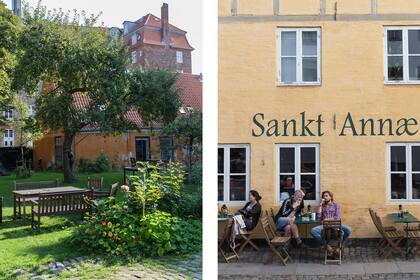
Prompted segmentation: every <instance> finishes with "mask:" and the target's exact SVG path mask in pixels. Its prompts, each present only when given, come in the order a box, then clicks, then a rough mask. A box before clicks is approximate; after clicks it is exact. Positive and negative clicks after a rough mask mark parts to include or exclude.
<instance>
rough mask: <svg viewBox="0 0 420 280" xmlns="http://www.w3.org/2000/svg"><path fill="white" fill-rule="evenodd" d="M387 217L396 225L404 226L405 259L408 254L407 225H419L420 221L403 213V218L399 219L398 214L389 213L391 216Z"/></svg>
mask: <svg viewBox="0 0 420 280" xmlns="http://www.w3.org/2000/svg"><path fill="white" fill-rule="evenodd" d="M388 217H389V218H390V219H391V221H393V222H394V223H396V224H406V227H405V233H406V238H407V240H406V242H405V257H406V258H408V254H409V247H408V230H409V228H408V224H412V223H420V221H419V220H418V219H417V218H416V217H414V216H413V215H412V214H410V213H404V215H403V217H399V216H398V213H391V214H388Z"/></svg>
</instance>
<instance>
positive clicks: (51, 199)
mask: <svg viewBox="0 0 420 280" xmlns="http://www.w3.org/2000/svg"><path fill="white" fill-rule="evenodd" d="M92 195H93V192H92V190H83V191H78V192H72V193H65V194H64V193H62V194H59V193H55V194H42V195H39V196H38V199H36V200H32V201H31V203H32V211H31V212H32V216H31V226H32V228H33V229H36V230H37V231H40V229H41V216H52V215H63V214H73V213H80V214H81V218H83V214H84V213H85V212H91V211H92V207H91V204H90V202H89V201H88V200H89V199H91V198H92ZM35 217H36V218H37V219H35Z"/></svg>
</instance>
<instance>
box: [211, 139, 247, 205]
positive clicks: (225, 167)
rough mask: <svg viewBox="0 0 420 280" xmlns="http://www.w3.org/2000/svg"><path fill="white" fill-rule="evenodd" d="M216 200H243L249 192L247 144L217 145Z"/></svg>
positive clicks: (226, 201)
mask: <svg viewBox="0 0 420 280" xmlns="http://www.w3.org/2000/svg"><path fill="white" fill-rule="evenodd" d="M217 172H218V200H219V201H223V202H225V203H229V202H244V201H246V200H247V196H248V192H249V145H219V148H218V165H217Z"/></svg>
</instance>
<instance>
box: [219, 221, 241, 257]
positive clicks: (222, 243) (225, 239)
mask: <svg viewBox="0 0 420 280" xmlns="http://www.w3.org/2000/svg"><path fill="white" fill-rule="evenodd" d="M232 226H233V219H229V221H228V222H227V223H226V226H225V229H224V231H223V235H222V237H221V238H219V240H218V243H219V244H218V247H219V252H220V254H221V255H222V257H223V258H224V260H225V262H226V263H229V261H230V260H232V259H235V258H236V259H238V260H239V256H238V254H237V253H236V251H235V248H233V247H232V246H230V236H231V234H232ZM225 248H229V250H230V251H231V253H229V252H228V249H225Z"/></svg>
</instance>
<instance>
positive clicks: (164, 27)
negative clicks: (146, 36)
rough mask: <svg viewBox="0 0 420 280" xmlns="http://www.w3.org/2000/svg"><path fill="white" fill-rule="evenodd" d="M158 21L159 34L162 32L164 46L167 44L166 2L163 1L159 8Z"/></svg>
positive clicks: (167, 16)
mask: <svg viewBox="0 0 420 280" xmlns="http://www.w3.org/2000/svg"><path fill="white" fill-rule="evenodd" d="M160 13H161V15H160V17H161V19H160V22H161V34H162V38H161V39H162V42H163V43H165V45H166V46H169V43H170V41H169V12H168V4H167V3H163V5H162V8H161V9H160Z"/></svg>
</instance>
